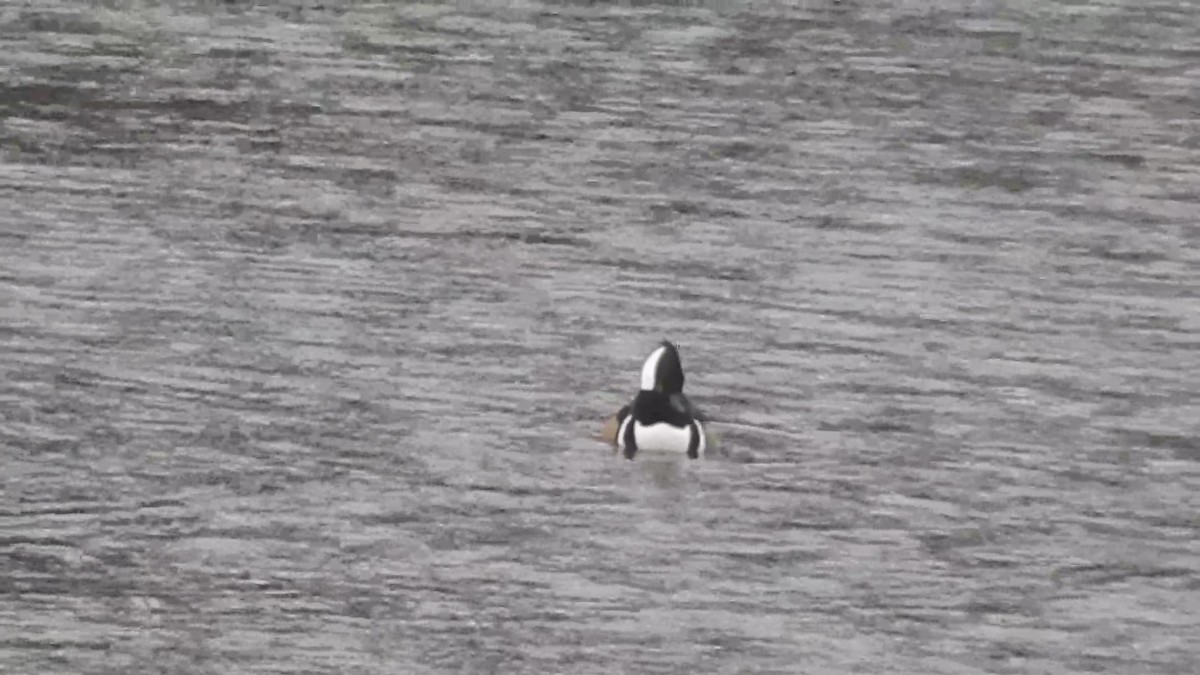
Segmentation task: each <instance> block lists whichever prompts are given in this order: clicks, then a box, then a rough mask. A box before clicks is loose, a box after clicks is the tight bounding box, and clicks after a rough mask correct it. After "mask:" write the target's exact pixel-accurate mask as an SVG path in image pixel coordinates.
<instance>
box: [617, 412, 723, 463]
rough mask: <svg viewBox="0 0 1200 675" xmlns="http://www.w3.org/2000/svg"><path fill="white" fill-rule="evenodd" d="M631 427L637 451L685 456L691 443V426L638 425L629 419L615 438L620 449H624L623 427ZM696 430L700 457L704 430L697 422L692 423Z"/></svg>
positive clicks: (702, 450)
mask: <svg viewBox="0 0 1200 675" xmlns="http://www.w3.org/2000/svg"><path fill="white" fill-rule="evenodd" d="M626 424H632V425H633V437H634V439H635V440H636V441H637V447H638V451H642V450H645V451H648V452H678V453H679V454H683V455H686V454H687V449H688V444H689V443H691V441H692V428H691V426H686V427H683V428H682V429H681V428H679V427H676V426H671V425H670V424H667V423H665V422H659V423H658V424H640V423H638V422H634V421H632V420H631V419H627V420H626V421H625V424H622V425H621V434H620V435H619V436H618V437H617V442H618V443H619V444H620V446H621V449H622V450H624V449H625V433H624V432H625V425H626ZM694 424H695V425H696V430H697V431H699V432H700V445H699V446H698V447H697V449H696V450H697V453H698V454H699V456H700V457H703V456H704V446H705V443H704V428H703V427H701V426H700V423H699V422H695V423H694Z"/></svg>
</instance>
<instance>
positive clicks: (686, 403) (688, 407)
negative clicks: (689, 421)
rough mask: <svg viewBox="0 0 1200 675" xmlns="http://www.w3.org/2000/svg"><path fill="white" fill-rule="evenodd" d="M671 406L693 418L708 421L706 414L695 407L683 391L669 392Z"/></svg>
mask: <svg viewBox="0 0 1200 675" xmlns="http://www.w3.org/2000/svg"><path fill="white" fill-rule="evenodd" d="M671 407H672V408H674V409H676V410H678V411H679V412H681V413H687V415H688V416H690V417H691V418H693V419H697V420H700V421H701V422H707V421H708V415H705V414H704V412H703V411H702V410H700V409H699V408H697V407H696V406H695V404H693V403H692V401H691V399H689V398H688V397H687V395H686V394H684V393H683V392H679V393H676V394H671Z"/></svg>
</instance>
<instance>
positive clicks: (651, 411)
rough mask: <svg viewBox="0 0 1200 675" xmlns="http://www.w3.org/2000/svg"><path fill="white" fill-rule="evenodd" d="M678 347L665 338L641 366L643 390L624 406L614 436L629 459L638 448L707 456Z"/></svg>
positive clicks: (699, 416) (693, 456)
mask: <svg viewBox="0 0 1200 675" xmlns="http://www.w3.org/2000/svg"><path fill="white" fill-rule="evenodd" d="M683 381H684V375H683V364H682V363H681V362H680V360H679V350H678V349H677V348H676V347H675V345H673V344H671V343H670V342H667V341H665V340H664V341H663V342H662V344H661V345H659V347H658V348H657V349H655V350H654V352H653V353H651V354H650V356H649V357H647V359H646V363H645V364H644V365H643V366H642V381H641V390H640V391H638V393H637V396H635V397H634V399H633V401H632V402H630V403H629V405H626V406H624V407H623V408H621V410H620V412H618V413H617V416H616V419H615V422H616V430H615V432H616V433H615V437H614V438H613V439H612V440H613V441H614V442H615V443H616V445H617V448H618V449H619V450H620V451H621V452H622V453H623V454H624V455H625V457H626V458H627V459H633V457H634V455H636V454H637V453H638V452H639V451H646V452H667V453H679V454H681V455H685V456H687V457H689V458H691V459H698V458H700V457H703V456H704V453H705V450H706V448H707V445H708V444H707V442H706V439H705V434H704V426H703V424H702V422H701V420H702V419H703V416H702V415H701V414H700V412H699V411H698V410H696V408H695V407H693V406H692V403H691V401H689V400H688V397H687V396H686V395H685V394H684V393H683Z"/></svg>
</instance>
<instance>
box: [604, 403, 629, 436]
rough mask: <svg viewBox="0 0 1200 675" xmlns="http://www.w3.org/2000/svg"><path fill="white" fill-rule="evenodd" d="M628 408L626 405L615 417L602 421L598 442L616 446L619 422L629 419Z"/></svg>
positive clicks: (619, 427)
mask: <svg viewBox="0 0 1200 675" xmlns="http://www.w3.org/2000/svg"><path fill="white" fill-rule="evenodd" d="M629 410H630V406H629V405H626V406H624V407H622V408H621V409H620V410H618V411H617V414H616V415H613V416H612V417H610V418H608V419H607V420H604V428H603V429H601V430H600V440H602V441H604V442H605V443H612V444H613V445H616V444H617V431H619V430H620V429H621V422H624V421H625V418H626V417H629Z"/></svg>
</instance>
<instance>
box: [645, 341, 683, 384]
mask: <svg viewBox="0 0 1200 675" xmlns="http://www.w3.org/2000/svg"><path fill="white" fill-rule="evenodd" d="M642 391H657V392H659V393H662V394H679V393H682V392H683V364H682V363H680V361H679V350H678V349H676V347H675V345H673V344H671V343H670V342H667V341H666V340H663V341H662V344H660V345H659V346H658V349H655V350H654V352H653V353H651V354H650V356H649V357H647V358H646V363H645V364H644V365H643V366H642Z"/></svg>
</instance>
